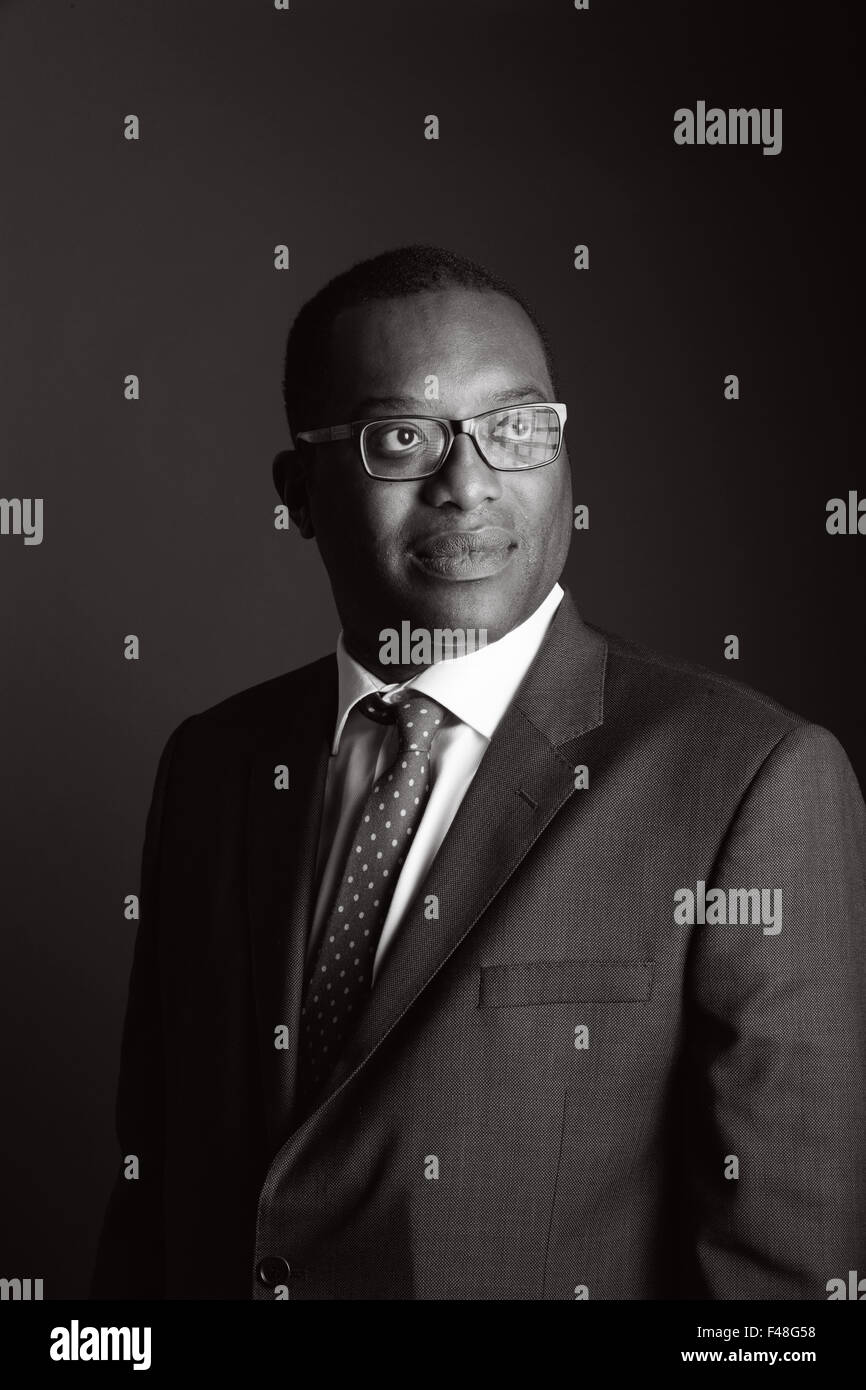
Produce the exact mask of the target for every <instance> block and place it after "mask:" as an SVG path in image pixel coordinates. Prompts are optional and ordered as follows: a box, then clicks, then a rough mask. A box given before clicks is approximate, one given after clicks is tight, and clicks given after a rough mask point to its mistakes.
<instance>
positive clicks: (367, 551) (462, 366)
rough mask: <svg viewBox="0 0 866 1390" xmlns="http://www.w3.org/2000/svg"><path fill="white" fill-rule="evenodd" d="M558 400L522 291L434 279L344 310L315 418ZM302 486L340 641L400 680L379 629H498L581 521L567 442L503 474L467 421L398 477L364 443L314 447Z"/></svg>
mask: <svg viewBox="0 0 866 1390" xmlns="http://www.w3.org/2000/svg"><path fill="white" fill-rule="evenodd" d="M433 376H435V377H436V378H437V379H438V393H439V394H438V399H434V400H431V399H428V398H425V386H426V384H427V383H428V382H429V379H430V378H431V377H433ZM552 399H553V387H552V385H551V382H550V380H549V377H548V374H547V369H546V366H545V362H544V353H543V350H542V347H541V344H540V342H539V339H538V335H537V333H536V331H535V329H534V327H533V325H532V323H531V321H530V320H529V318H528V317H527V315H526V314H525V313H524V311H523V310H522V309H521V308H520V306H519V305H518V304H515V303H514V301H513V300H510V299H508V298H506V297H505V296H503V295H500V294H493V293H489V292H479V291H474V290H465V289H448V290H438V291H431V292H425V293H423V294H415V295H410V296H408V297H405V298H399V299H389V300H379V301H374V302H373V303H370V304H364V305H360V306H358V307H355V308H351V309H346V310H344V311H343V312H342V313H340V314H339V315H338V316H337V318H336V320H335V322H334V326H333V335H332V352H331V361H330V376H329V383H328V400H327V405H326V409H325V414H324V417H323V418H322V419H321V420H317V421H316V422H315V423H316V425H319V424H329V425H330V424H342V423H344V422H346V421H349V420H358V419H376V418H379V417H383V416H387V415H396V414H399V413H403V412H406V413H411V414H415V415H439V416H444V417H446V418H448V419H455V420H458V419H459V420H462V419H466V418H467V417H468V416H471V415H477V414H480V413H481V412H482V411H485V410H494V409H496V408H497V407H499V406H502V405H505V404H521V403H522V402H528V401H532V400H541V401H550V400H552ZM307 497H308V504H309V515H310V519H311V521H312V525H313V529H314V531H315V535H316V538H317V541H318V544H319V549H320V551H321V554H322V558H323V560H324V563H325V566H326V568H327V570H328V574H329V577H330V580H331V585H332V588H333V592H334V599H335V602H336V604H337V609H338V612H339V614H340V619H341V622H342V625H343V629H344V640H345V642H346V645H347V647H348V649H349V651H350V652H351V653H352V655H353V656H355V657H356V658H357V659H358V660H359V661H361V662H362V663H363V664H364V665H365V666H367V667H368V668H369V669H371V670H374V671H375V670H378V671H379V673H380V674H383V675H385V676H386V678H387V679H389V680H392V681H393V680H394V679H395V678H399V679H404V678H406V676H408V675H410V674H412V672H411V670H406V669H405V668H400V670H399V673H398V671H397V668H395V667H394V666H388V667H387V668H385V671H384V672H383V671H382V668H381V667H380V666H379V662H378V656H377V654H378V651H379V648H380V646H381V639H380V633H381V631H382V629H384V628H396V629H397V630H398V631H399V629H400V624H401V623H402V622H403V621H404V620H407V619H408V620H409V622H410V623H411V625H412V627H413V628H425V629H428V630H432V629H434V628H440V629H442V628H462V629H470V628H471V629H475V630H476V631H477V630H479V629H486V632H487V637H486V640H487V642H495V641H496V640H497V639H498V638H499V637H502V636H504V634H505V633H506V632H508V631H510V630H511V628H513V627H516V626H517V625H518V624H519V623H521V622H523V621H524V619H525V618H527V617H529V615H530V614H531V613H532V612H533V611H534V609H535V608H537V607H538V605H539V603H541V601H542V599H543V598H544V597H545V595H546V594H547V593H548V592H549V591H550V589H551V587H552V586H553V584H554V583H555V582H556V580H557V579H558V578H559V575H560V574H561V572H562V568H563V565H564V563H565V557H566V554H567V551H568V545H569V540H570V535H571V478H570V471H569V464H568V457H567V454H566V451H565V448H564V447H563V449H562V451H561V453H560V455H559V457H558V459H557V460H556V461H555V462H554V463H552V464H549V465H547V466H546V467H544V468H538V469H534V470H530V471H527V472H522V473H521V472H514V473H510V472H509V473H504V472H497V471H496V470H494V469H492V468H490V467H489V466H488V465H487V464H486V463H485V462H484V460H483V459H482V458H481V456H480V454H479V453H478V451H477V449H476V447H475V444H474V443H473V441H472V440H471V439H470V438H469V437H468V436H466V435H458V436H457V437H456V438H455V439H454V441H453V443H452V445H451V449H450V452H449V454H448V457H447V459H446V460H445V463H444V464H443V465H442V467H441V468H440V469H439V471H438V472H437V473H435V474H434V475H433V476H431V477H428V478H419V479H412V480H405V481H403V480H401V481H398V482H394V481H382V480H380V479H377V478H371V477H370V476H369V475H368V474H367V473H366V472H365V470H364V467H363V465H362V463H361V459H360V455H359V452H358V446H357V443H356V442H355V441H351V440H349V441H346V442H345V443H344V442H339V443H333V444H328V445H326V446H324V447H319V448H317V451H316V458H315V461H314V463H313V465H312V468H311V471H310V475H309V477H308V481H307ZM466 532H474V533H476V534H475V542H474V544H475V545H476V546H477V545H478V544H479V542H480V543H481V545H482V548H481V549H480V550H478V549H476V550H474V551H473V550H469V549H468V545H471V544H473V542H471V541H470V542H468V543H467V542H466V540H465V539H462V540H461V538H460V533H464V534H465V533H466ZM455 533H457V534H455ZM444 537H448V539H444ZM434 538H439V539H438V541H436V542H435V543H434ZM431 550H432V551H434V552H436V553H432V554H431Z"/></svg>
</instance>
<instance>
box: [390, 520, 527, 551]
mask: <svg viewBox="0 0 866 1390" xmlns="http://www.w3.org/2000/svg"><path fill="white" fill-rule="evenodd" d="M516 544H517V541H516V539H515V537H514V535H513V534H512V532H511V531H506V530H505V529H504V528H503V527H502V526H482V527H480V528H479V529H478V530H474V531H437V532H436V534H435V535H433V536H427V537H426V538H425V539H424V540H422V541H418V542H416V544H415V545H414V546H413V549H414V551H415V554H416V555H420V556H422V557H423V558H425V559H437V558H439V557H444V558H448V557H457V556H460V555H484V554H488V555H489V554H492V553H495V552H497V551H500V550H508V549H509V548H510V547H512V546H515V545H516Z"/></svg>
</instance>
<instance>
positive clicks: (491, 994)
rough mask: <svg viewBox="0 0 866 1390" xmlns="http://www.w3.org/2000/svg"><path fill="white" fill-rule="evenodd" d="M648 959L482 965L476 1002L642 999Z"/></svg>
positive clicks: (491, 1005) (647, 986) (648, 981)
mask: <svg viewBox="0 0 866 1390" xmlns="http://www.w3.org/2000/svg"><path fill="white" fill-rule="evenodd" d="M652 977H653V962H652V961H650V960H639V961H621V960H612V961H611V960H534V961H523V962H518V963H515V964H513V965H482V966H481V979H480V984H479V993H478V1003H479V1006H480V1007H482V1008H488V1009H516V1008H522V1007H531V1006H533V1005H538V1004H571V1003H580V1002H594V1003H601V1002H604V1001H606V1000H625V1001H629V1000H630V1001H632V1002H637V1003H640V1002H645V1001H646V1000H648V999H649V997H650V991H651V989H652Z"/></svg>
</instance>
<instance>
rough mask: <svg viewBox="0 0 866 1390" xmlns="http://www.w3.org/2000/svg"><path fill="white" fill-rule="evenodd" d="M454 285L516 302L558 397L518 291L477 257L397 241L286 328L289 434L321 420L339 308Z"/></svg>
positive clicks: (335, 283) (547, 355)
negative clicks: (395, 244) (528, 324)
mask: <svg viewBox="0 0 866 1390" xmlns="http://www.w3.org/2000/svg"><path fill="white" fill-rule="evenodd" d="M454 288H460V289H470V290H486V291H489V292H492V293H495V294H503V295H506V296H507V297H508V298H509V299H513V300H514V301H515V303H517V304H519V305H520V307H521V309H523V310H524V312H525V313H526V314H527V315H528V316H529V319H530V320H531V322H532V324H533V326H534V328H535V330H536V332H537V333H538V336H539V338H540V340H541V346H542V349H543V351H544V359H545V364H546V366H547V370H548V373H549V376H550V380H551V384H552V385H553V388H554V392H555V398H556V399H557V400H559V399H561V397H560V394H559V386H558V383H557V378H556V373H555V370H554V366H553V354H552V352H551V349H550V344H549V342H548V339H547V335H546V334H545V332H544V329H543V328H542V326H541V324H540V323H539V321H538V318H537V317H536V315H535V313H534V311H533V310H532V308H531V307H530V305H529V304H527V302H526V300H525V299H524V298H523V296H522V295H520V294H518V293H517V291H516V290H515V289H512V287H511V286H510V285H508V284H506V283H505V281H504V280H500V278H499V277H498V276H497V275H493V274H492V273H491V272H490V271H488V270H485V269H484V267H483V266H482V265H479V264H478V262H477V261H471V260H469V259H468V257H466V256H460V255H457V253H456V252H454V251H445V250H443V249H442V248H441V247H439V246H423V245H416V246H398V247H396V248H395V249H394V250H392V251H383V252H381V253H380V254H379V255H378V256H373V257H371V258H370V259H369V260H365V261H359V262H358V263H357V264H356V265H353V266H351V267H350V268H349V270H344V271H343V272H342V273H341V274H340V275H336V276H335V277H334V278H333V279H332V280H329V281H328V283H327V284H326V285H324V286H323V287H322V289H320V290H319V291H318V293H317V294H315V295H313V298H312V299H309V300H307V302H306V304H304V305H303V307H302V308H301V309H300V311H299V312H298V315H297V317H296V319H295V321H294V323H293V324H292V327H291V329H290V331H289V336H288V340H287V343H286V356H285V365H284V368H283V403H284V405H285V408H286V416H287V418H288V422H289V428H290V429H291V431H292V435H293V436H295V435H296V434H297V432H298V430H303V429H310V428H312V427H314V426H316V425H318V424H320V423H322V422H321V421H320V420H318V419H317V415H318V414H319V413H320V412H321V409H322V405H323V395H324V383H325V381H326V380H327V373H328V352H329V348H330V331H331V326H332V325H333V322H334V319H335V318H336V317H337V315H338V314H339V313H340V312H341V310H343V309H348V308H349V307H351V306H354V305H356V304H364V303H367V302H369V301H371V300H376V299H400V298H403V297H404V296H406V295H412V294H422V293H423V292H424V291H426V290H445V289H454ZM324 423H329V422H327V421H325V422H324ZM330 423H336V422H333V421H332V422H330Z"/></svg>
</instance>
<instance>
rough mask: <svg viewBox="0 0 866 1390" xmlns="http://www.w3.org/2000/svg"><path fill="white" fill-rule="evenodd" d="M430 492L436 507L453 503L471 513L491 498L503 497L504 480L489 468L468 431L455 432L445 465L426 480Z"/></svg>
mask: <svg viewBox="0 0 866 1390" xmlns="http://www.w3.org/2000/svg"><path fill="white" fill-rule="evenodd" d="M427 495H428V498H429V500H430V502H432V504H433V505H434V506H436V507H441V506H444V505H445V503H446V502H453V503H454V505H455V506H457V507H460V508H461V510H462V511H466V512H470V511H473V510H474V509H475V508H476V507H479V506H481V504H482V503H483V502H486V501H487V500H488V499H489V498H496V497H501V496H502V479H501V478H500V476H499V474H498V473H497V472H496V469H495V468H490V467H489V466H488V464H486V463H485V462H484V459H483V458H482V457H481V455H480V454H479V452H478V449H477V448H476V445H475V441H474V440H473V439H471V438H470V437H469V435H468V434H458V435H455V437H454V440H453V441H452V444H451V448H450V449H449V451H448V456H447V458H446V459H445V462H444V463H443V465H442V467H441V468H440V469H439V471H438V472H437V473H434V474H433V476H432V477H431V478H428V479H427Z"/></svg>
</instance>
